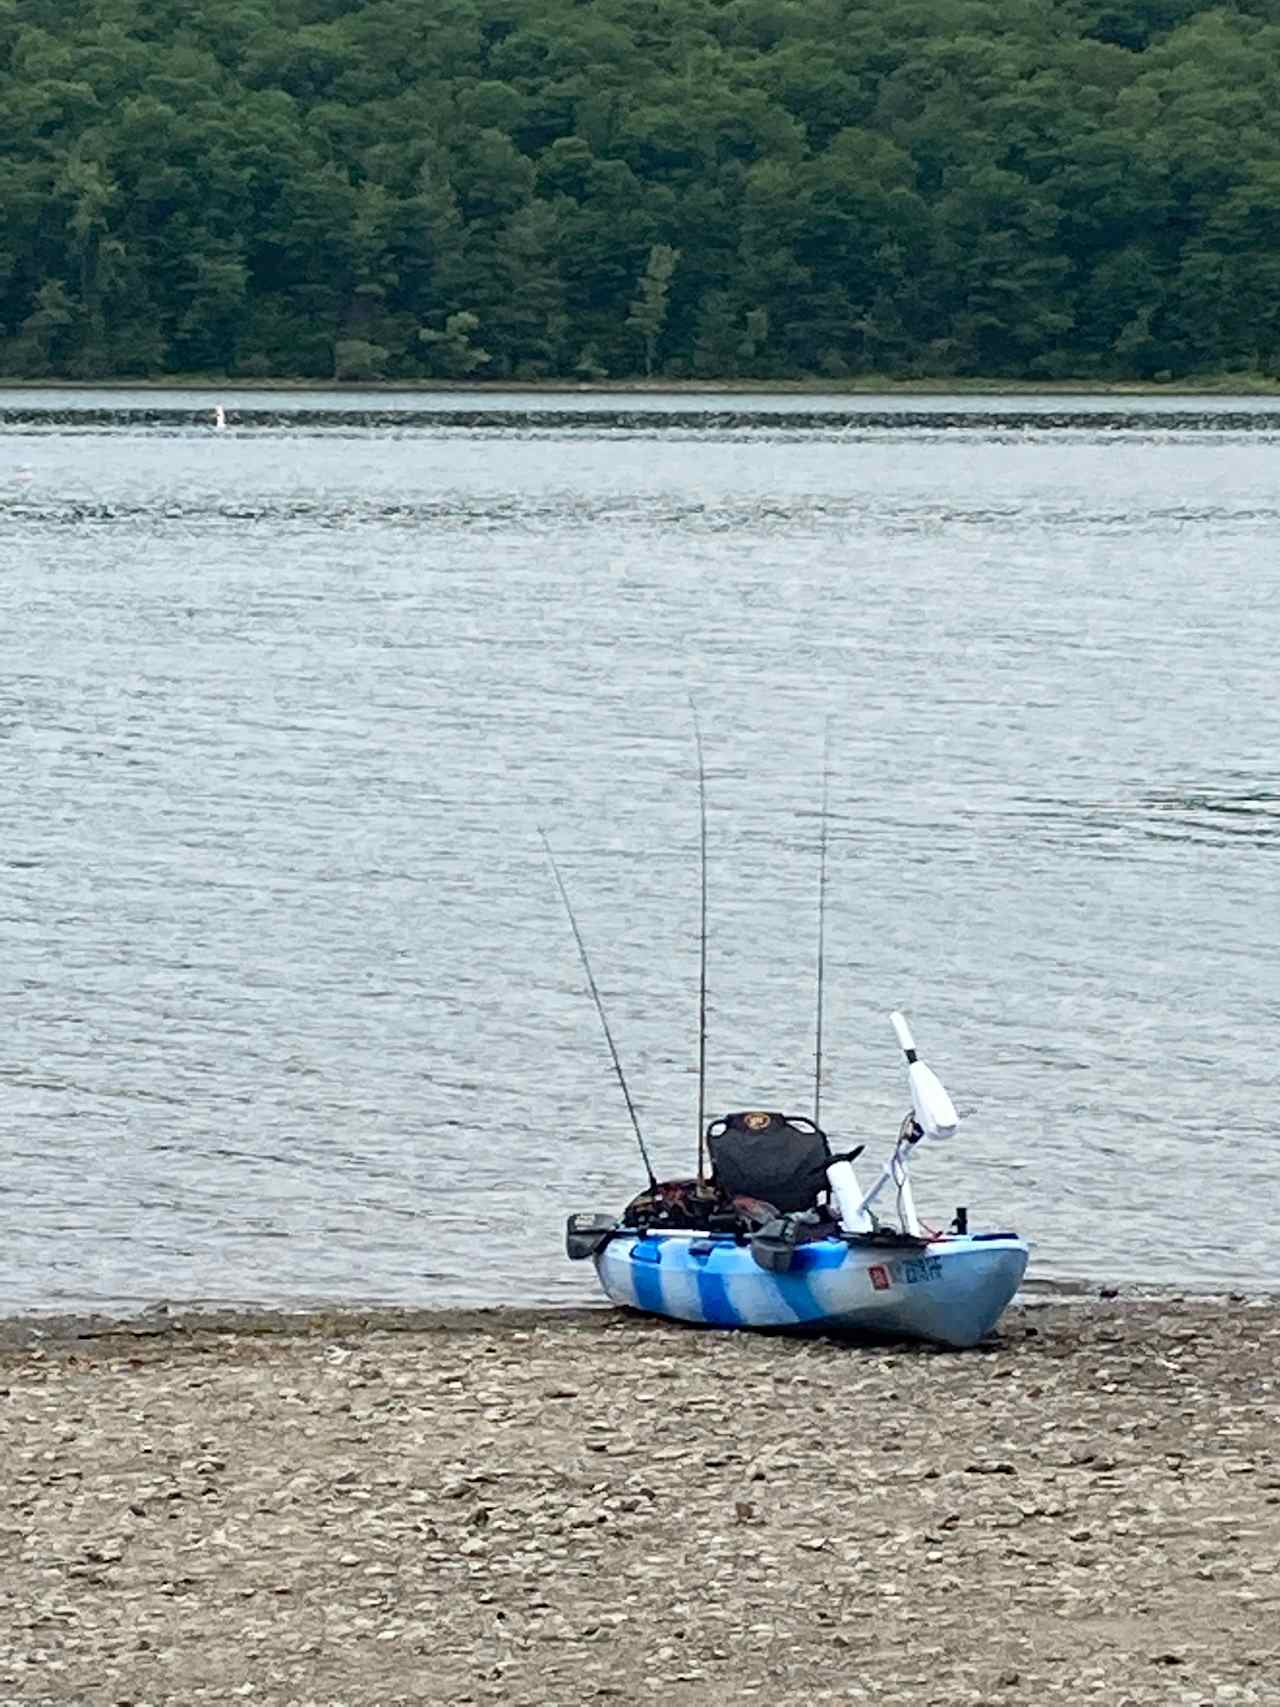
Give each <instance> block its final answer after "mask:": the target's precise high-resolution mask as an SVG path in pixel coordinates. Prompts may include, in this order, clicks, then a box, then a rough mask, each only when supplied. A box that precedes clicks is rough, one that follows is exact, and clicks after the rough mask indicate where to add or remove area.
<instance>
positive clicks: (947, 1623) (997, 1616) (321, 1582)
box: [0, 1298, 1280, 1707]
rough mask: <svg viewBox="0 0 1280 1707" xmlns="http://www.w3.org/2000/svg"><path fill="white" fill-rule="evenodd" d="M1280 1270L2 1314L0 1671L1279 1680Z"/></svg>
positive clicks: (46, 1691)
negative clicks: (729, 1309) (459, 1302)
mask: <svg viewBox="0 0 1280 1707" xmlns="http://www.w3.org/2000/svg"><path fill="white" fill-rule="evenodd" d="M1278 1361H1280V1302H1277V1301H1275V1300H1271V1301H1266V1300H1245V1299H1238V1300H1234V1301H1226V1300H1223V1301H1212V1302H1209V1301H1189V1300H1164V1301H1130V1300H1126V1299H1124V1298H1118V1299H1115V1300H1108V1301H1101V1300H1088V1301H1073V1302H1069V1303H1068V1302H1061V1301H1058V1302H1049V1303H1029V1304H1027V1305H1025V1306H1019V1307H1016V1308H1014V1309H1012V1310H1010V1311H1009V1312H1008V1314H1007V1315H1006V1317H1005V1320H1004V1323H1003V1324H1002V1329H1001V1332H1000V1334H999V1336H998V1337H997V1338H995V1339H993V1340H992V1341H991V1342H990V1344H989V1345H988V1346H986V1347H983V1348H981V1349H980V1350H978V1351H976V1352H967V1353H954V1352H953V1353H946V1352H940V1351H936V1350H931V1349H929V1348H925V1347H920V1348H910V1347H904V1346H876V1347H857V1346H849V1345H842V1344H838V1343H834V1342H832V1341H829V1340H824V1339H791V1338H784V1337H775V1336H762V1335H748V1334H731V1333H721V1332H714V1331H706V1330H698V1329H689V1328H681V1327H677V1326H674V1325H669V1324H663V1323H659V1322H653V1321H649V1320H646V1319H644V1318H640V1317H637V1316H634V1315H630V1314H628V1313H625V1312H616V1311H612V1310H607V1309H600V1310H583V1311H576V1312H531V1311H524V1312H520V1311H470V1312H468V1311H453V1312H434V1313H431V1312H423V1313H408V1312H403V1311H392V1310H385V1311H376V1312H368V1313H358V1312H357V1313H350V1312H346V1313H329V1314H312V1315H308V1316H280V1315H272V1314H249V1313H245V1314H208V1313H205V1314H198V1313H192V1314H189V1315H183V1314H182V1313H180V1312H172V1313H170V1314H163V1313H161V1314H157V1315H154V1316H149V1317H147V1318H143V1319H140V1320H137V1321H135V1322H132V1323H110V1322H104V1321H93V1320H81V1321H61V1322H59V1321H54V1320H52V1319H47V1320H43V1321H40V1322H36V1323H33V1322H31V1321H26V1322H10V1323H5V1324H0V1703H2V1704H4V1707H9V1704H10V1703H19V1702H21V1703H41V1704H43V1703H55V1702H57V1703H66V1702H75V1703H86V1704H89V1703H91V1704H93V1707H98V1704H111V1707H126V1704H128V1707H161V1704H164V1707H178V1704H182V1707H193V1704H195V1703H202V1702H217V1703H226V1704H233V1703H237V1702H241V1701H245V1702H250V1703H261V1704H270V1707H375V1704H376V1707H395V1704H400V1703H422V1702H441V1703H445V1702H447V1703H453V1704H458V1707H461V1704H466V1703H477V1704H478V1703H487V1702H503V1703H511V1704H515V1707H520V1704H526V1703H527V1704H533V1703H538V1704H544V1703H549V1704H552V1707H575V1704H578V1703H592V1702H610V1701H619V1702H622V1701H625V1702H628V1703H631V1702H635V1701H641V1702H643V1701H646V1700H654V1701H662V1702H664V1703H676V1704H679V1707H683V1704H685V1703H688V1704H690V1707H692V1704H694V1703H697V1704H699V1707H706V1704H707V1703H717V1704H718V1703H725V1704H728V1703H736V1702H744V1701H745V1702H750V1701H754V1700H759V1701H768V1702H770V1703H775V1702H778V1701H780V1700H783V1699H785V1700H788V1701H804V1702H806V1703H807V1702H811V1701H812V1702H866V1703H868V1704H874V1707H896V1704H900V1703H901V1704H905V1703H908V1702H910V1703H911V1704H912V1707H934V1704H936V1707H956V1704H958V1703H966V1704H967V1703H975V1704H976V1703H981V1704H983V1707H989V1704H992V1703H997V1704H998V1703H1006V1702H1007V1703H1015V1702H1016V1703H1030V1704H1035V1703H1041V1702H1046V1701H1048V1702H1054V1701H1060V1702H1064V1703H1072V1704H1079V1703H1090V1702H1092V1703H1100V1704H1105V1707H1148V1704H1150V1707H1181V1704H1183V1703H1186V1704H1188V1707H1190V1704H1197V1707H1199V1704H1204V1707H1210V1704H1211V1707H1220V1704H1222V1703H1228V1702H1231V1703H1252V1702H1260V1703H1280V1453H1278V1452H1277V1440H1278V1438H1280V1402H1278V1395H1277V1364H1278Z"/></svg>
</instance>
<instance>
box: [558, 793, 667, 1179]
mask: <svg viewBox="0 0 1280 1707" xmlns="http://www.w3.org/2000/svg"><path fill="white" fill-rule="evenodd" d="M538 834H539V835H540V836H541V837H542V845H543V847H544V848H545V849H546V854H547V863H548V864H549V865H550V867H551V875H552V876H553V877H554V878H555V880H556V888H557V889H558V890H559V891H560V899H561V900H562V901H563V902H564V910H565V912H566V913H567V914H568V915H569V925H570V928H571V929H572V931H573V940H574V941H575V942H576V943H577V945H578V953H579V954H580V955H581V956H582V969H583V971H584V972H585V973H586V975H587V985H588V987H589V989H590V991H591V998H592V1000H593V1001H594V1002H595V1004H596V1012H597V1013H598V1014H599V1015H600V1024H601V1027H602V1028H603V1030H604V1038H605V1042H606V1043H607V1044H608V1045H609V1054H610V1055H611V1056H612V1057H613V1070H614V1072H615V1073H616V1074H617V1075H618V1083H619V1085H620V1086H621V1087H622V1094H623V1097H624V1098H625V1099H626V1104H627V1113H628V1114H629V1115H630V1116H631V1124H632V1126H633V1127H634V1128H635V1134H636V1143H637V1144H639V1146H640V1154H641V1156H642V1157H643V1158H644V1165H645V1172H646V1173H647V1174H648V1175H649V1186H650V1188H651V1189H652V1190H655V1191H656V1190H657V1186H658V1176H657V1174H655V1173H654V1171H653V1163H652V1162H651V1161H650V1160H649V1152H648V1150H647V1149H646V1148H645V1142H644V1134H643V1132H641V1130H640V1120H639V1117H638V1116H637V1114H636V1105H635V1103H633V1102H632V1100H631V1092H630V1091H629V1090H628V1089H627V1079H626V1074H625V1073H624V1072H623V1071H622V1062H621V1061H620V1060H619V1058H618V1047H617V1044H615V1043H614V1041H613V1033H612V1032H611V1031H610V1030H609V1021H608V1020H607V1019H606V1017H605V1011H604V1003H603V1002H602V1001H601V1000H600V992H599V990H598V989H597V988H596V981H595V976H594V974H593V973H592V971H591V962H590V960H589V959H588V958H587V945H586V943H585V942H583V940H582V932H581V931H580V930H579V929H578V921H577V919H576V918H575V917H574V913H573V906H572V903H571V902H570V900H569V891H568V890H567V889H566V888H565V886H564V878H563V877H561V875H560V867H559V866H558V865H557V864H556V856H555V855H554V854H553V853H552V851H551V843H550V842H549V841H548V840H547V832H546V831H545V830H544V829H543V828H542V826H541V825H539V826H538Z"/></svg>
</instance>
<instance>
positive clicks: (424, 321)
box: [0, 0, 1280, 379]
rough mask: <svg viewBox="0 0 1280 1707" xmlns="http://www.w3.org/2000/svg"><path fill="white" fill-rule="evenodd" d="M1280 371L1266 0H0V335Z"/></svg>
mask: <svg viewBox="0 0 1280 1707" xmlns="http://www.w3.org/2000/svg"><path fill="white" fill-rule="evenodd" d="M1245 369H1248V370H1254V371H1262V372H1271V373H1274V372H1277V371H1280V0H1240V3H1238V4H1237V5H1234V6H1230V7H1225V8H1221V9H1215V10H1205V9H1203V8H1202V7H1200V6H1197V5H1196V4H1195V0H875V3H874V4H873V3H870V0H577V3H575V0H0V371H3V372H5V373H8V374H10V375H20V376H27V377H39V376H44V375H56V376H64V377H70V378H94V377H105V376H115V375H142V374H161V373H166V372H168V373H197V372H202V373H226V374H231V375H242V376H246V377H252V376H261V375H278V376H287V375H294V376H312V377H326V376H332V375H334V374H335V373H336V375H337V376H338V377H339V378H350V379H361V378H381V377H385V378H388V379H396V378H405V379H412V378H424V377H430V376H433V375H435V376H442V377H474V378H489V379H500V378H504V377H512V376H514V377H520V378H539V377H553V376H560V377H564V378H569V379H582V378H604V377H606V376H609V377H626V376H630V375H634V374H637V373H639V374H643V373H645V372H647V371H651V372H653V373H654V374H664V375H670V376H681V377H688V376H698V375H703V376H707V377H730V376H752V377H776V376H787V375H806V374H817V375H825V376H828V377H831V378H840V377H843V376H847V375H856V374H859V373H877V374H885V375H899V376H907V375H931V376H933V375H936V376H946V375H979V376H985V377H992V378H995V377H1015V376H1016V377H1025V378H1044V379H1048V378H1053V377H1064V376H1077V377H1097V378H1106V377H1138V378H1143V377H1166V376H1170V377H1180V376H1184V375H1188V374H1195V373H1206V372H1215V371H1228V370H1245Z"/></svg>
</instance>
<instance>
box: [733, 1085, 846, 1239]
mask: <svg viewBox="0 0 1280 1707" xmlns="http://www.w3.org/2000/svg"><path fill="white" fill-rule="evenodd" d="M707 1152H708V1154H709V1156H710V1157H711V1172H712V1176H713V1178H714V1180H715V1183H716V1185H717V1187H718V1188H719V1190H720V1192H721V1193H722V1195H723V1196H724V1197H727V1198H734V1197H755V1198H761V1199H763V1200H764V1202H765V1203H768V1204H772V1205H773V1206H774V1207H775V1208H776V1209H777V1210H778V1211H780V1213H781V1214H783V1215H794V1214H799V1213H800V1212H801V1211H802V1210H805V1209H815V1208H817V1206H818V1203H819V1201H820V1199H822V1198H823V1197H825V1196H826V1191H827V1164H828V1162H830V1161H831V1160H832V1159H833V1158H832V1154H831V1146H830V1145H829V1144H828V1143H827V1135H826V1133H825V1132H824V1131H823V1130H822V1128H821V1127H820V1126H815V1125H814V1123H813V1121H812V1120H806V1119H805V1118H804V1116H803V1115H797V1114H775V1113H767V1112H765V1111H763V1110H750V1111H744V1112H742V1113H740V1114H726V1115H724V1116H722V1117H721V1119H719V1120H713V1121H712V1122H711V1124H710V1125H709V1126H708V1127H707Z"/></svg>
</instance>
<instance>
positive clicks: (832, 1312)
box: [594, 1231, 1029, 1348]
mask: <svg viewBox="0 0 1280 1707" xmlns="http://www.w3.org/2000/svg"><path fill="white" fill-rule="evenodd" d="M1028 1254H1029V1253H1028V1248H1027V1245H1026V1243H1025V1242H1024V1241H1023V1240H1022V1239H1019V1238H1018V1237H1017V1236H1016V1235H1015V1234H1012V1233H998V1234H981V1233H979V1234H959V1235H956V1236H954V1237H946V1238H941V1239H937V1240H934V1241H932V1242H930V1243H929V1244H928V1245H924V1246H920V1247H910V1246H908V1247H905V1248H904V1247H898V1248H892V1247H885V1246H875V1245H860V1244H850V1243H849V1242H847V1241H845V1240H843V1239H834V1238H832V1239H815V1240H813V1241H812V1242H811V1243H809V1244H803V1245H797V1246H796V1248H795V1250H794V1252H793V1253H792V1260H791V1266H790V1267H789V1268H788V1269H787V1270H786V1271H785V1272H777V1271H774V1270H770V1269H765V1268H762V1267H761V1266H760V1265H759V1264H758V1263H757V1262H756V1260H755V1258H754V1257H753V1256H752V1254H751V1250H750V1247H749V1245H747V1244H740V1243H738V1242H737V1241H736V1240H735V1239H733V1238H731V1237H717V1236H708V1237H705V1238H703V1237H696V1238H690V1237H689V1236H688V1235H687V1234H686V1235H683V1236H681V1235H678V1234H672V1233H663V1232H648V1233H644V1234H640V1233H633V1232H627V1231H620V1232H618V1233H615V1234H614V1235H613V1236H612V1237H610V1238H609V1240H608V1242H607V1243H606V1244H604V1245H603V1247H602V1248H601V1249H600V1250H598V1251H597V1252H596V1254H595V1258H594V1261H595V1265H596V1272H597V1274H598V1275H599V1277H600V1284H601V1285H602V1286H603V1288H604V1290H605V1292H606V1294H607V1295H608V1296H609V1298H611V1299H612V1300H613V1302H614V1303H615V1304H623V1305H628V1306H630V1307H631V1308H632V1309H636V1310H644V1311H646V1312H648V1313H649V1314H652V1315H657V1316H667V1317H670V1318H671V1319H672V1320H673V1321H681V1322H700V1323H703V1324H705V1325H706V1326H708V1327H718V1328H772V1329H779V1328H809V1329H828V1330H831V1331H834V1332H839V1333H847V1334H851V1335H854V1334H861V1335H868V1336H874V1337H876V1338H891V1339H915V1340H926V1341H929V1342H931V1343H933V1344H935V1345H944V1346H953V1347H957V1348H963V1347H967V1346H974V1345H977V1344H978V1343H979V1341H981V1340H983V1339H985V1338H986V1336H987V1335H988V1334H989V1333H990V1332H991V1331H992V1329H993V1328H994V1327H995V1325H996V1323H997V1322H998V1321H999V1319H1000V1317H1001V1315H1002V1314H1003V1312H1004V1309H1005V1307H1006V1305H1007V1304H1008V1303H1009V1302H1010V1300H1011V1299H1012V1298H1013V1296H1014V1294H1015V1293H1016V1292H1017V1290H1018V1286H1019V1283H1020V1282H1021V1280H1022V1276H1023V1274H1024V1272H1025V1270H1026V1266H1027V1258H1028Z"/></svg>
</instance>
